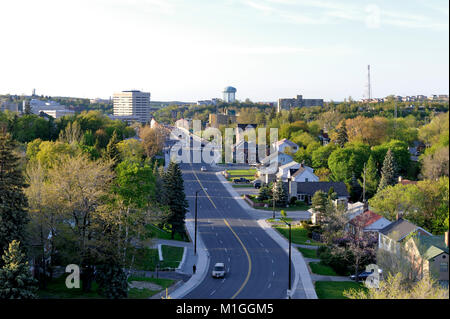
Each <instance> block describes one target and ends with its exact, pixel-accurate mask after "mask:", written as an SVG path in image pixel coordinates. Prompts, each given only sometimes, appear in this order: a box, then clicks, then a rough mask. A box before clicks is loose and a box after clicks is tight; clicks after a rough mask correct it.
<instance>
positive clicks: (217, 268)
mask: <svg viewBox="0 0 450 319" xmlns="http://www.w3.org/2000/svg"><path fill="white" fill-rule="evenodd" d="M211 275H212V276H213V278H223V277H225V265H224V264H223V263H216V264H215V265H214V268H213V270H212V273H211Z"/></svg>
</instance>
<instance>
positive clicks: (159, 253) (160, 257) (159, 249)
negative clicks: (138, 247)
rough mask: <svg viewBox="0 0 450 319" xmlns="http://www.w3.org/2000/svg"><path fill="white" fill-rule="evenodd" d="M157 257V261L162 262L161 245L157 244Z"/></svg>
mask: <svg viewBox="0 0 450 319" xmlns="http://www.w3.org/2000/svg"><path fill="white" fill-rule="evenodd" d="M158 256H159V261H163V260H164V258H163V255H162V244H158Z"/></svg>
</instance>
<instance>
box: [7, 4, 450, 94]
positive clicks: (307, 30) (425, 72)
mask: <svg viewBox="0 0 450 319" xmlns="http://www.w3.org/2000/svg"><path fill="white" fill-rule="evenodd" d="M0 12H1V13H2V14H1V15H0V35H1V37H0V39H1V40H0V41H1V42H0V43H1V44H0V94H6V93H10V94H27V95H29V94H31V92H32V89H33V88H35V89H36V93H37V94H39V95H41V94H43V95H50V96H77V97H88V98H95V97H100V98H108V97H110V96H112V94H113V93H114V92H119V91H122V90H130V89H137V90H142V91H145V92H151V99H152V100H153V101H175V100H177V101H197V100H204V99H211V98H220V97H221V96H222V93H221V92H222V90H223V88H224V87H225V86H229V85H230V86H234V87H235V88H236V89H237V93H236V98H237V99H238V100H245V99H246V98H249V99H250V100H252V101H276V100H277V99H278V98H287V97H295V96H296V95H297V94H301V95H303V97H304V98H323V99H325V100H334V101H342V100H343V99H344V98H348V97H349V96H351V97H352V98H353V99H361V98H364V97H366V96H367V65H369V64H370V66H371V83H372V96H373V97H385V96H387V95H389V94H397V95H417V94H424V95H431V94H448V92H449V22H448V21H449V3H448V1H447V0H396V1H388V0H379V1H366V0H339V1H337V0H334V1H331V0H128V1H126V0H76V1H72V0H39V1H36V0H14V1H1V2H0Z"/></svg>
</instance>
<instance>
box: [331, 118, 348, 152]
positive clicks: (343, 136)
mask: <svg viewBox="0 0 450 319" xmlns="http://www.w3.org/2000/svg"><path fill="white" fill-rule="evenodd" d="M334 142H335V143H336V144H337V145H339V147H341V148H343V147H345V144H346V143H347V142H348V134H347V126H346V125H345V121H342V124H341V126H340V127H339V128H338V129H337V134H336V140H335V141H334Z"/></svg>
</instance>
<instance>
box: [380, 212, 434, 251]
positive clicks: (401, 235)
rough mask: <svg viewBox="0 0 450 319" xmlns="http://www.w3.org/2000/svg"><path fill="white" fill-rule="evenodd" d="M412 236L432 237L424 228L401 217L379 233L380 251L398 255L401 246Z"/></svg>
mask: <svg viewBox="0 0 450 319" xmlns="http://www.w3.org/2000/svg"><path fill="white" fill-rule="evenodd" d="M411 234H417V235H422V236H431V233H429V232H428V231H426V230H425V229H423V228H422V227H419V226H417V225H414V224H413V223H411V222H410V221H408V220H406V219H403V218H401V217H399V218H397V220H396V221H394V222H392V223H391V224H389V225H387V226H386V227H384V228H383V229H381V230H379V231H378V249H384V250H386V251H389V252H392V253H398V252H399V251H400V245H401V244H402V243H403V242H404V241H405V239H407V237H408V236H409V235H411Z"/></svg>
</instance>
